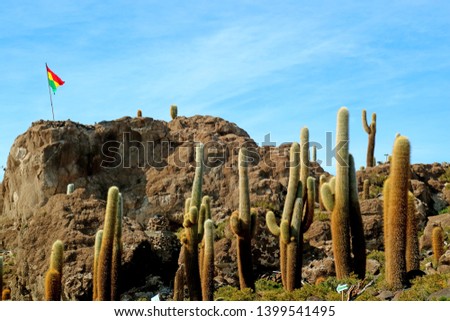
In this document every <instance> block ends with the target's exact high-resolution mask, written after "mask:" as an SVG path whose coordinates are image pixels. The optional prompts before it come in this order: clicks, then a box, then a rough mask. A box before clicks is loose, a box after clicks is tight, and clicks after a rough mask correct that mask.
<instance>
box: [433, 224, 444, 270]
mask: <svg viewBox="0 0 450 321" xmlns="http://www.w3.org/2000/svg"><path fill="white" fill-rule="evenodd" d="M431 236H432V238H431V241H432V243H431V244H432V246H433V265H434V266H435V267H437V266H438V265H439V259H440V257H441V256H442V255H443V254H444V230H443V228H442V226H435V227H434V228H433V232H432V235H431Z"/></svg>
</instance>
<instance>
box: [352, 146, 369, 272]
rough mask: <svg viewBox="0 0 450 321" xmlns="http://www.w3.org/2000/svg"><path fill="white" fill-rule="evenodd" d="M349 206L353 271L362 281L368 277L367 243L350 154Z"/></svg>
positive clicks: (353, 162)
mask: <svg viewBox="0 0 450 321" xmlns="http://www.w3.org/2000/svg"><path fill="white" fill-rule="evenodd" d="M349 206H350V234H351V244H352V252H353V271H354V272H355V274H356V275H357V276H358V277H359V278H360V279H364V278H365V276H366V241H365V238H364V225H363V221H362V216H361V208H360V206H359V199H358V184H357V182H356V170H355V160H354V159H353V155H352V154H349Z"/></svg>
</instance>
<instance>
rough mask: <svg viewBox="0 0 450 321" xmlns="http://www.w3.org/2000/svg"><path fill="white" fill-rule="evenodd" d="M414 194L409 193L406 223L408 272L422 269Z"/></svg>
mask: <svg viewBox="0 0 450 321" xmlns="http://www.w3.org/2000/svg"><path fill="white" fill-rule="evenodd" d="M414 200H415V197H414V194H413V193H411V192H408V213H407V215H408V216H407V221H406V271H407V272H409V271H412V270H419V269H420V251H419V238H418V236H417V233H418V230H417V229H418V228H417V219H416V204H415V202H414Z"/></svg>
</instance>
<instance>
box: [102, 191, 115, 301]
mask: <svg viewBox="0 0 450 321" xmlns="http://www.w3.org/2000/svg"><path fill="white" fill-rule="evenodd" d="M118 205H119V189H118V188H117V187H116V186H112V187H110V188H109V190H108V198H107V202H106V213H105V222H104V226H103V237H102V244H101V247H100V253H99V256H98V266H97V274H98V277H97V295H98V296H97V299H98V300H99V301H110V300H111V299H112V297H111V280H112V276H111V269H112V264H113V263H112V256H113V248H114V233H115V229H116V219H117V215H118V214H117V212H118Z"/></svg>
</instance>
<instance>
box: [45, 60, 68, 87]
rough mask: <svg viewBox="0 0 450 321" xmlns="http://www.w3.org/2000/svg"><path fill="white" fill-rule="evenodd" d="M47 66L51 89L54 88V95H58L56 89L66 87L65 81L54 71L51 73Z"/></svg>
mask: <svg viewBox="0 0 450 321" xmlns="http://www.w3.org/2000/svg"><path fill="white" fill-rule="evenodd" d="M45 66H46V67H47V76H48V84H49V86H50V87H52V90H53V94H54V93H56V88H58V87H59V86H62V85H64V81H63V80H62V79H61V78H59V77H58V76H57V75H56V74H55V73H54V72H53V71H51V70H50V68H48V66H47V65H45Z"/></svg>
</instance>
